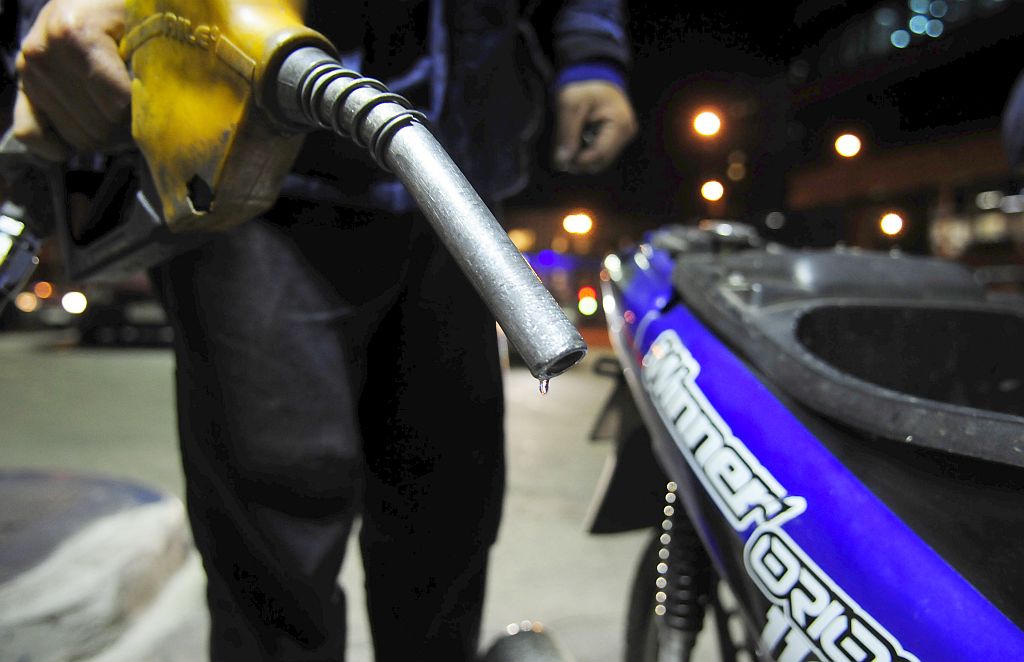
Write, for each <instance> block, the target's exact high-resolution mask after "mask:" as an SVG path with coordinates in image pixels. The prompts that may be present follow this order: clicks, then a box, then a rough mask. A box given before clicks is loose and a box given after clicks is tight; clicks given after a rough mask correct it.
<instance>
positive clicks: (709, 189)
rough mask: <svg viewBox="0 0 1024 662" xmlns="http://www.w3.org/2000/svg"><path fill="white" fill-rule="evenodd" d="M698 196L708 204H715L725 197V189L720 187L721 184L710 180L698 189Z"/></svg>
mask: <svg viewBox="0 0 1024 662" xmlns="http://www.w3.org/2000/svg"><path fill="white" fill-rule="evenodd" d="M700 195H701V197H702V198H704V199H705V200H707V201H709V202H717V201H719V200H721V199H722V196H723V195H725V187H724V186H722V182H720V181H718V180H716V179H711V180H708V181H706V182H704V184H703V185H702V186H701V187H700Z"/></svg>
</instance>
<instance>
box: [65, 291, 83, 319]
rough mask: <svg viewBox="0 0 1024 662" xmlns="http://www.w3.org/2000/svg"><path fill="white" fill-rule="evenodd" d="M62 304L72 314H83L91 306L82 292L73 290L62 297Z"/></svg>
mask: <svg viewBox="0 0 1024 662" xmlns="http://www.w3.org/2000/svg"><path fill="white" fill-rule="evenodd" d="M60 305H61V307H62V308H63V309H64V310H66V311H67V312H69V313H71V314H72V315H81V314H82V313H84V312H85V309H86V308H87V307H88V306H89V301H88V299H86V298H85V295H84V294H82V293H81V292H75V291H71V292H68V293H67V294H65V295H64V296H63V297H61V299H60Z"/></svg>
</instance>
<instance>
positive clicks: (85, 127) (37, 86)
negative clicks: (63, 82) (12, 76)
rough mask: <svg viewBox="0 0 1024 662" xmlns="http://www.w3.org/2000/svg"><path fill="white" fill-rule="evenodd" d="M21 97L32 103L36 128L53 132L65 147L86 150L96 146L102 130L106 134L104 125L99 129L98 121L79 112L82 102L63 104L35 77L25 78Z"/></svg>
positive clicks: (49, 84) (56, 94)
mask: <svg viewBox="0 0 1024 662" xmlns="http://www.w3.org/2000/svg"><path fill="white" fill-rule="evenodd" d="M19 87H20V88H21V92H22V94H23V96H24V97H25V98H26V99H28V100H30V101H31V104H32V108H33V110H34V113H35V116H36V118H37V119H38V120H39V125H40V126H41V127H44V128H45V129H46V130H47V131H52V132H55V133H56V134H57V135H58V136H59V137H60V138H61V139H63V140H64V141H65V142H66V143H67V144H68V145H71V146H72V147H74V148H75V149H78V150H83V151H85V150H89V149H93V148H94V147H96V146H98V145H99V143H100V138H101V137H102V133H101V132H103V131H105V130H109V127H107V126H106V121H105V120H103V121H102V122H103V125H102V126H100V125H99V122H100V120H97V119H96V118H95V117H92V118H89V117H88V113H85V112H83V111H82V108H83V107H84V106H85V104H84V103H83V102H81V101H79V102H77V103H75V102H74V101H72V102H70V103H66V102H65V101H64V100H63V98H62V96H61V95H60V93H59V92H57V91H56V90H54V87H53V85H51V83H50V82H49V81H48V80H46V79H45V78H41V77H40V76H38V75H29V76H25V77H24V79H23V80H22V81H21V84H20V86H19Z"/></svg>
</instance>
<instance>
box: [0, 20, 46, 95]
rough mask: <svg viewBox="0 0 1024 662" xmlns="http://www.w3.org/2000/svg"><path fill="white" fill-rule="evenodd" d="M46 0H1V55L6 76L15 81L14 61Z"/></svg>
mask: <svg viewBox="0 0 1024 662" xmlns="http://www.w3.org/2000/svg"><path fill="white" fill-rule="evenodd" d="M45 4H46V0H0V55H2V56H3V66H4V71H3V73H4V75H5V77H6V78H7V79H9V80H14V60H15V58H16V57H17V55H18V49H19V48H20V47H21V40H22V39H24V38H25V35H26V34H27V33H28V29H29V28H30V27H32V23H33V22H35V20H36V16H38V15H39V10H40V9H42V8H43V5H45Z"/></svg>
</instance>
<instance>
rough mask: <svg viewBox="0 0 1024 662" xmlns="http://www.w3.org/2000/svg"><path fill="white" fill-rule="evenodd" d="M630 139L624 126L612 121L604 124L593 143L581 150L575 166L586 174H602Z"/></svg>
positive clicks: (601, 125)
mask: <svg viewBox="0 0 1024 662" xmlns="http://www.w3.org/2000/svg"><path fill="white" fill-rule="evenodd" d="M629 138H630V133H629V132H628V131H627V130H626V127H624V126H623V125H621V124H619V123H616V122H610V121H605V122H602V123H601V124H600V130H599V131H598V132H597V135H596V136H595V137H594V140H593V142H592V143H591V144H590V145H589V146H588V147H586V148H584V149H582V150H580V152H579V154H577V155H576V159H575V161H574V162H573V164H574V165H575V166H576V167H577V168H578V169H579V170H581V171H583V172H586V173H590V174H593V173H597V172H600V171H601V170H604V169H605V168H607V167H608V166H609V165H611V163H612V161H614V160H615V157H617V156H618V155H619V152H621V151H622V148H623V147H625V146H626V143H628V142H629Z"/></svg>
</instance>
